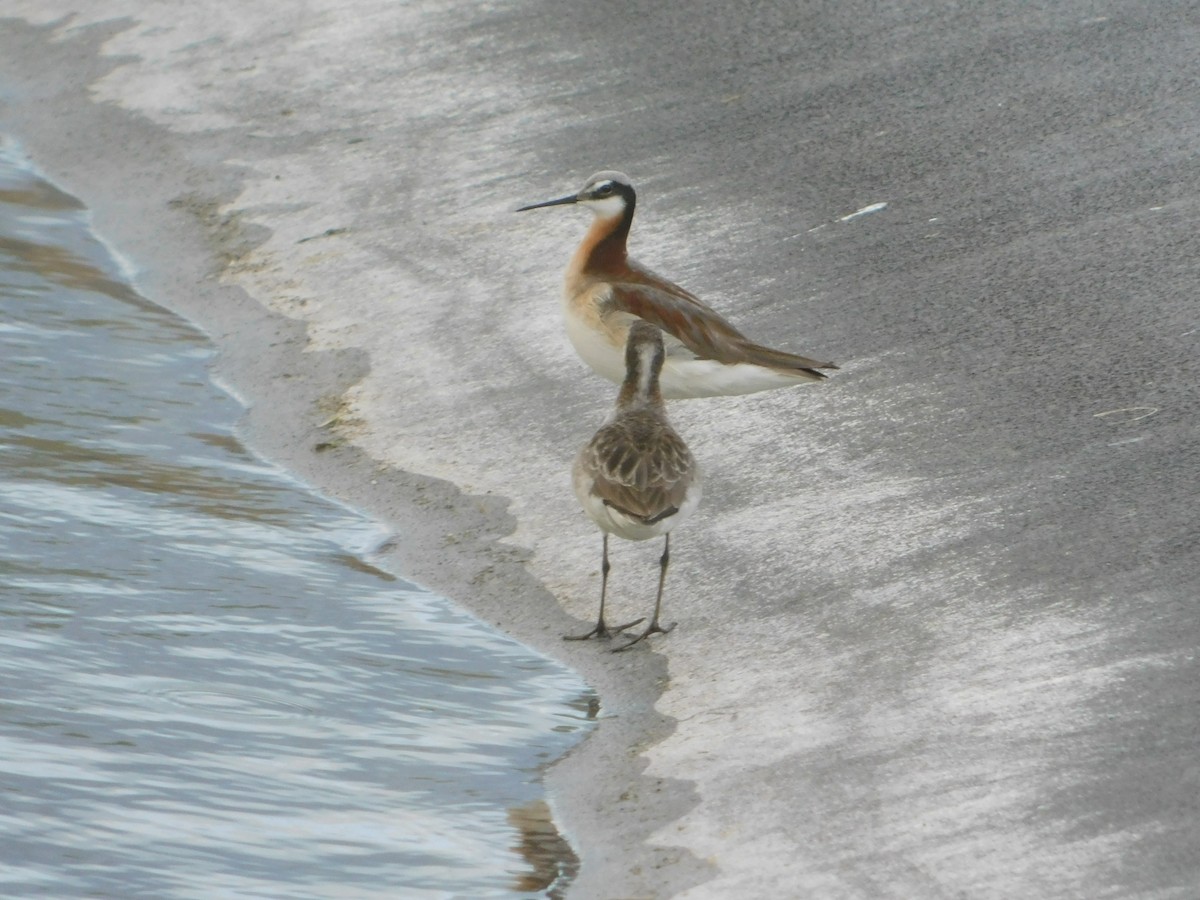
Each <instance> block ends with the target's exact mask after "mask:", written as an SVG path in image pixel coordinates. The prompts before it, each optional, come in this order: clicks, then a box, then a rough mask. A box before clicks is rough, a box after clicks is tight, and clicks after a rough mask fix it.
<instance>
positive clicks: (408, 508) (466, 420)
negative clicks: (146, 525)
mask: <svg viewBox="0 0 1200 900" xmlns="http://www.w3.org/2000/svg"><path fill="white" fill-rule="evenodd" d="M785 7H786V8H785ZM867 7H869V8H867ZM867 7H864V8H861V9H860V8H858V7H857V6H856V5H855V4H845V5H844V6H840V7H838V9H837V10H830V11H826V12H825V13H822V14H821V15H820V16H816V17H815V18H814V19H812V20H811V21H809V20H806V21H803V22H800V21H795V20H794V17H795V13H794V10H793V11H791V12H789V11H788V10H790V9H791V7H790V6H788V5H787V4H781V5H780V6H779V7H778V8H776V7H774V6H771V5H762V6H758V7H755V9H754V10H753V11H751V10H749V9H747V10H745V11H743V12H745V15H744V16H735V15H732V14H722V15H717V14H716V13H715V12H714V13H712V14H710V15H701V14H696V15H695V16H692V17H685V18H680V17H678V16H673V15H672V14H671V13H670V11H669V9H667V8H666V7H665V6H663V7H658V6H655V7H647V8H645V9H643V10H641V13H642V14H643V15H642V17H641V18H639V19H637V20H636V22H637V27H636V28H633V27H632V26H631V23H632V21H633V20H632V19H630V18H628V17H626V16H624V15H619V14H618V13H617V12H616V11H612V10H610V11H608V13H606V12H605V10H604V8H602V6H600V5H597V4H579V5H574V4H570V5H564V6H563V7H561V8H560V9H557V10H556V12H555V14H554V16H552V17H547V15H546V12H545V9H544V8H542V7H541V6H539V5H538V4H535V3H521V4H514V5H507V6H505V5H494V6H493V5H477V6H470V7H467V6H462V5H455V4H451V3H447V2H426V3H415V4H396V3H390V2H384V0H361V2H358V3H355V4H353V6H352V7H351V6H349V5H346V4H339V3H336V2H333V0H313V2H307V3H297V4H294V5H291V6H286V7H279V6H277V5H270V6H268V5H266V4H263V5H261V6H257V7H256V6H253V5H250V6H247V5H238V6H236V7H234V6H232V5H229V4H219V3H215V2H200V3H195V4H191V5H189V6H188V7H186V8H183V7H180V6H178V5H176V4H149V3H145V2H133V0H124V2H123V0H95V2H91V3H89V4H87V5H86V11H84V9H85V5H84V4H80V3H74V2H69V0H37V2H32V0H8V2H6V3H4V4H2V5H0V16H15V17H19V18H16V19H10V20H7V21H4V22H3V29H2V30H0V79H3V81H4V83H5V84H6V85H7V86H8V87H9V88H10V90H11V94H10V95H9V96H7V97H5V98H3V100H4V106H3V119H4V124H5V126H6V127H8V128H9V129H11V130H12V131H14V132H15V133H17V134H19V135H21V137H22V139H23V141H24V142H25V145H26V147H27V149H28V150H29V151H30V152H31V155H32V156H33V158H34V159H35V161H36V162H37V163H38V164H39V165H40V166H41V167H42V168H43V169H44V170H45V171H46V172H47V174H49V175H50V176H51V177H52V178H54V179H55V180H56V181H57V182H58V183H60V184H62V185H63V186H64V187H65V188H66V189H68V190H70V191H72V192H74V193H76V194H77V195H78V196H80V197H81V198H82V199H83V200H84V201H85V202H86V203H87V204H88V206H89V207H90V208H91V209H93V210H94V211H95V216H96V226H97V229H98V230H99V232H100V233H102V234H104V235H106V236H107V237H108V238H109V239H110V240H111V241H112V242H113V244H114V245H115V246H116V247H117V248H118V249H119V251H120V252H121V253H122V254H124V255H125V256H126V257H127V258H128V259H129V260H130V261H131V263H132V264H133V266H134V267H135V268H136V269H137V273H138V274H137V283H138V284H139V287H140V288H141V289H142V291H143V292H144V293H145V294H146V295H147V296H148V297H150V298H151V299H153V300H155V301H158V302H161V303H163V304H165V305H167V306H170V307H172V308H175V309H177V310H178V311H180V312H181V313H183V314H184V315H186V316H188V317H189V318H191V319H193V320H194V321H196V322H198V323H200V324H201V325H202V326H203V327H205V328H206V329H207V330H208V331H209V333H210V334H211V335H212V336H213V338H214V339H215V340H216V341H217V343H218V344H219V346H220V348H221V351H222V359H221V363H220V368H219V375H220V377H221V378H222V379H224V380H225V381H226V382H227V383H228V384H229V385H230V386H231V387H232V389H233V390H234V391H235V392H236V393H238V394H239V395H241V396H242V397H244V398H245V399H246V400H247V401H248V402H249V403H250V404H251V408H252V412H251V414H250V417H249V421H248V423H247V426H246V427H247V431H248V437H249V440H250V442H251V443H252V444H253V445H254V446H255V447H256V448H258V449H260V450H261V451H262V452H264V453H265V454H267V455H269V456H270V457H272V458H274V459H276V460H278V461H280V462H282V463H283V464H285V465H287V466H288V467H289V468H291V469H293V470H294V471H296V472H298V473H299V474H300V475H301V476H302V477H304V478H305V479H307V480H308V481H309V482H311V483H312V484H314V485H316V486H317V487H319V488H321V489H322V490H324V491H326V492H328V493H330V494H332V495H334V496H336V497H339V498H342V499H344V500H345V501H347V502H349V503H351V504H353V505H355V506H359V507H361V508H363V509H365V510H367V511H368V512H370V513H371V514H373V515H375V516H377V517H379V518H381V519H383V520H384V521H386V522H388V523H391V524H392V525H394V527H395V529H396V535H397V536H396V539H395V541H394V544H393V545H392V546H391V547H390V548H389V549H388V550H387V551H386V552H387V556H388V558H389V559H390V560H391V561H392V562H394V564H395V566H396V567H397V568H398V569H399V570H400V571H403V572H405V573H407V574H410V575H411V576H413V577H414V578H416V579H417V580H418V581H420V582H422V583H424V584H426V585H428V586H429V587H431V588H433V589H435V590H437V591H439V592H441V593H443V594H445V595H447V596H449V597H451V598H453V599H454V600H455V601H457V602H459V603H461V604H463V605H464V606H466V607H467V608H468V609H471V610H472V611H474V612H475V613H476V614H478V615H479V616H480V617H482V618H484V619H486V620H487V621H489V622H493V623H495V624H496V625H497V626H498V627H500V628H501V629H503V630H505V631H506V632H509V633H511V634H513V635H514V636H516V637H517V638H519V639H520V640H522V641H525V642H526V643H528V644H530V645H531V646H533V647H536V648H538V649H539V650H542V651H543V652H546V653H548V654H551V655H553V656H555V657H557V658H559V659H562V660H564V661H566V662H567V663H568V664H569V665H571V666H572V667H574V668H575V669H577V670H578V671H580V672H581V673H582V674H583V675H584V677H585V678H586V679H587V680H588V682H589V683H590V684H592V685H593V686H594V687H595V688H596V689H597V691H598V692H599V695H600V697H601V699H602V703H603V710H602V716H603V720H602V723H601V727H600V728H599V729H598V730H597V732H596V733H595V735H594V736H593V737H592V738H590V739H589V740H588V741H587V742H586V743H585V744H584V745H583V746H582V747H581V748H580V749H579V750H578V751H577V752H575V753H572V754H571V755H570V757H569V758H567V759H566V760H564V761H562V762H560V763H559V764H558V765H556V766H555V767H554V768H553V769H552V770H551V772H550V773H549V777H548V785H549V789H550V792H551V795H552V801H553V805H554V808H555V812H556V816H557V818H558V820H559V824H560V826H561V827H562V828H563V829H564V830H565V831H566V832H567V833H568V834H569V835H570V836H571V838H572V841H573V843H574V844H575V845H576V847H577V848H578V849H579V850H580V852H581V855H582V857H583V868H582V871H581V873H580V876H579V878H578V880H577V882H576V883H575V885H574V888H573V891H572V895H573V896H578V897H583V898H590V897H597V898H601V897H603V898H616V897H662V898H665V897H671V896H686V897H689V898H699V897H712V898H727V897H765V896H772V897H776V896H780V897H791V896H795V897H855V898H858V897H861V898H875V897H959V896H970V897H997V898H1000V897H1028V896H1038V897H1046V898H1057V897H1062V898H1066V897H1077V896H1089V897H1100V896H1153V897H1156V898H1159V897H1162V898H1166V897H1186V896H1190V894H1189V893H1188V891H1190V890H1192V889H1194V885H1195V884H1196V883H1200V861H1198V860H1197V858H1196V855H1195V854H1194V852H1192V851H1194V847H1195V846H1196V840H1197V838H1198V837H1200V815H1198V814H1197V806H1196V799H1195V797H1196V794H1195V788H1196V784H1197V783H1200V782H1198V780H1197V771H1198V770H1197V768H1196V766H1195V764H1194V762H1193V761H1192V757H1193V756H1194V741H1193V735H1194V729H1195V727H1196V725H1197V724H1198V717H1197V715H1196V709H1195V704H1194V696H1195V690H1196V689H1197V687H1200V676H1198V671H1197V665H1196V662H1195V652H1194V651H1195V646H1196V644H1197V643H1198V641H1200V625H1198V624H1197V619H1196V617H1195V615H1194V610H1192V609H1191V606H1193V605H1194V586H1195V578H1196V575H1197V572H1198V570H1200V565H1198V553H1200V550H1198V549H1197V541H1196V535H1197V534H1198V533H1200V529H1198V528H1197V522H1196V514H1195V511H1194V506H1195V504H1194V502H1193V501H1194V495H1195V490H1194V475H1195V471H1196V465H1195V464H1196V462H1197V455H1196V443H1195V440H1194V436H1193V430H1194V422H1195V414H1196V412H1197V399H1196V394H1195V390H1194V387H1195V384H1196V381H1197V378H1198V377H1200V373H1198V372H1197V368H1198V364H1197V358H1198V357H1200V354H1197V353H1196V346H1195V334H1196V333H1197V332H1196V329H1195V321H1194V319H1195V317H1194V313H1192V312H1191V310H1190V307H1189V303H1190V302H1191V301H1190V295H1191V280H1192V278H1191V275H1190V272H1189V263H1188V262H1187V261H1189V260H1193V261H1194V259H1196V258H1197V257H1198V254H1197V253H1196V251H1197V249H1198V248H1197V247H1196V246H1195V245H1196V243H1197V239H1196V237H1195V230H1194V227H1193V224H1192V223H1194V221H1195V214H1196V209H1195V207H1196V206H1197V192H1196V190H1195V181H1194V179H1193V178H1192V175H1191V170H1190V168H1189V167H1190V166H1191V162H1190V160H1191V158H1192V156H1193V155H1194V154H1193V151H1192V149H1191V148H1193V147H1194V139H1195V137H1197V136H1198V134H1197V132H1198V131H1200V128H1198V127H1197V114H1196V112H1195V110H1193V109H1192V108H1191V105H1189V104H1188V102H1186V101H1185V100H1184V98H1183V93H1186V92H1182V93H1181V92H1178V91H1175V90H1174V89H1172V87H1171V85H1172V84H1174V83H1175V81H1176V79H1177V78H1179V77H1181V76H1179V75H1178V67H1179V65H1181V60H1187V59H1188V58H1189V57H1188V55H1187V52H1186V51H1187V46H1186V41H1185V40H1184V39H1183V36H1182V35H1181V34H1180V33H1179V31H1178V29H1177V28H1176V27H1175V26H1174V25H1173V24H1172V21H1171V19H1170V17H1167V16H1164V15H1162V14H1160V13H1159V12H1157V10H1159V9H1160V7H1154V6H1150V5H1146V6H1144V7H1138V6H1137V5H1136V4H1135V5H1133V6H1129V7H1124V8H1123V12H1122V16H1124V18H1122V17H1121V16H1116V15H1114V16H1111V17H1110V16H1101V15H1097V14H1096V13H1095V11H1094V10H1092V8H1091V7H1090V6H1088V5H1086V4H1085V5H1076V4H1063V5H1060V6H1059V7H1056V8H1055V9H1053V10H1046V11H1042V10H1024V11H1020V14H1019V15H1018V14H1017V12H1014V11H1012V10H1006V9H1003V8H995V7H993V6H990V5H980V6H978V7H976V6H974V5H972V4H962V5H959V6H956V7H955V11H954V13H953V14H952V15H950V14H947V15H945V16H940V17H935V18H930V17H929V16H927V15H926V13H924V12H922V8H917V7H914V8H913V9H911V10H909V9H906V8H905V7H903V6H901V7H897V8H895V9H893V10H890V12H888V13H887V14H886V15H885V14H884V13H881V12H880V11H879V10H877V9H876V8H875V7H874V6H873V5H870V4H868V5H867ZM1085 7H1086V8H1085ZM235 9H236V12H235V11H234V10H235ZM1015 9H1016V8H1015V7H1014V10H1015ZM1014 60H1015V62H1014ZM1188 64H1189V65H1191V64H1193V63H1188ZM951 74H952V75H953V77H950V76H951ZM600 168H621V169H625V170H626V171H629V172H630V174H631V175H633V177H634V178H635V181H636V182H637V184H638V185H639V187H640V188H641V189H642V193H641V197H642V201H641V205H640V206H639V217H638V221H637V223H636V224H635V229H634V235H633V247H634V250H635V253H637V254H638V255H639V256H640V257H641V258H643V259H644V261H646V262H648V263H649V264H651V265H652V266H653V267H655V268H658V269H661V270H663V271H665V272H667V273H668V274H670V275H672V276H674V277H676V278H678V279H679V280H681V281H683V282H684V283H685V284H687V285H688V286H689V287H692V288H694V289H696V290H697V291H698V292H699V293H701V294H702V295H703V296H705V297H706V298H707V299H709V300H710V301H711V302H712V303H713V304H714V305H715V306H718V307H719V308H721V309H722V310H723V311H725V312H727V313H728V314H729V315H730V317H731V318H733V319H734V320H735V321H736V322H738V323H739V324H740V325H742V326H743V327H744V328H745V329H746V330H747V331H748V332H749V333H751V334H752V335H756V336H762V337H764V338H768V339H769V340H770V342H771V343H773V344H777V345H779V346H782V347H785V348H787V349H791V350H794V351H797V352H802V353H806V354H811V355H815V356H819V357H821V358H832V359H835V360H837V361H839V362H841V363H843V365H844V367H843V369H842V371H841V372H840V373H838V374H837V375H836V377H835V378H834V379H831V381H830V382H829V383H827V384H823V385H819V386H813V387H804V388H799V389H795V390H789V391H776V392H772V393H770V394H765V395H759V396H754V397H748V398H733V399H718V400H711V401H690V402H687V403H682V404H676V405H673V406H672V415H673V417H674V418H675V420H676V423H677V425H678V426H679V428H680V430H681V431H682V432H683V433H684V434H685V436H686V437H687V438H688V439H689V442H690V443H691V444H692V446H693V448H694V450H695V452H696V455H697V456H698V457H699V459H700V461H701V464H702V465H703V466H704V468H705V470H706V473H707V490H706V501H705V507H704V509H703V510H702V511H701V514H700V515H699V516H698V517H697V519H696V520H694V521H693V522H690V523H689V525H688V527H687V528H686V529H685V530H682V531H681V532H680V533H679V535H678V540H677V541H674V542H673V546H672V553H673V571H672V575H671V582H670V585H669V593H668V601H667V602H668V613H669V616H670V618H673V619H678V620H679V622H680V625H679V627H678V628H677V629H676V631H675V632H673V633H672V634H671V635H669V636H668V637H666V638H664V639H663V640H655V641H654V642H653V645H652V646H651V647H649V648H646V652H634V653H628V654H622V655H619V656H613V655H610V654H607V653H604V652H603V651H602V649H601V648H599V647H596V646H593V645H583V646H576V645H567V644H563V642H562V641H561V640H560V637H559V636H560V635H561V634H562V633H564V632H566V631H569V630H572V629H574V628H577V627H578V625H579V624H580V622H582V621H584V620H588V619H590V618H591V616H592V615H593V614H594V606H595V601H596V593H597V590H598V571H597V570H598V559H597V556H598V549H599V540H598V537H597V535H596V533H595V532H594V530H593V529H592V528H591V526H590V525H589V524H588V523H587V522H586V521H585V520H584V519H583V518H582V515H581V513H580V512H579V511H578V509H577V508H576V507H575V504H574V501H573V498H572V497H571V495H570V491H569V483H568V475H567V473H568V468H569V463H570V459H571V456H572V454H573V453H574V450H575V448H576V447H577V446H578V445H579V444H580V443H582V441H583V440H585V439H586V438H587V436H588V435H589V434H590V433H591V431H592V430H593V429H594V428H595V427H596V425H597V424H598V422H599V421H600V420H601V418H602V417H603V415H604V413H605V412H606V410H607V409H608V408H609V405H610V404H611V401H612V393H613V392H612V389H611V387H610V386H608V385H607V384H606V383H604V382H601V381H599V380H598V379H596V378H595V377H594V376H591V375H590V374H589V373H587V372H586V371H585V370H584V368H583V367H582V364H581V363H579V361H578V360H577V359H576V358H575V357H574V356H573V354H572V352H571V350H570V348H569V345H568V344H567V342H566V339H565V336H564V334H563V332H562V327H561V322H560V318H559V312H558V306H557V299H556V298H557V292H558V289H559V277H560V272H561V270H562V268H563V266H564V264H565V261H566V259H567V256H568V254H569V252H570V250H571V248H572V246H573V243H574V241H575V240H576V239H577V238H578V236H579V235H580V234H581V233H582V230H583V227H584V225H585V223H584V222H583V221H581V220H580V218H579V217H578V216H574V215H573V214H571V213H569V212H565V211H561V210H559V211H550V210H543V211H540V212H538V213H527V214H523V215H521V216H514V215H513V214H512V210H513V209H514V208H515V207H516V206H517V205H519V204H520V203H522V202H530V201H535V200H540V199H545V198H548V197H551V196H557V195H559V194H561V193H565V192H567V191H568V190H570V189H572V188H574V187H575V186H576V183H577V182H578V181H579V180H580V179H582V178H583V177H584V176H586V175H587V174H589V173H590V172H591V171H592V170H595V169H600ZM859 212H861V214H859V215H855V213H859ZM1189 498H1190V499H1189ZM657 552H658V548H657V547H629V546H625V547H622V548H620V551H619V553H618V554H617V556H616V558H615V561H614V566H615V569H614V579H615V580H614V589H615V591H616V598H617V603H616V605H617V612H616V614H617V615H624V614H626V613H635V612H636V614H642V613H643V612H644V611H645V610H644V607H645V606H646V604H647V603H648V602H649V601H650V599H651V598H652V591H653V584H654V574H655V570H654V566H655V562H656V558H657ZM1181 787H1182V790H1181Z"/></svg>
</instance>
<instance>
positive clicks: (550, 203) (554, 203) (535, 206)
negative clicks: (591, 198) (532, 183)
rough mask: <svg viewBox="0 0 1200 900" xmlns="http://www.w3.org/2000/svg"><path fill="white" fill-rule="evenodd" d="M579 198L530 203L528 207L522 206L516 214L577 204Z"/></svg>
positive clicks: (573, 196)
mask: <svg viewBox="0 0 1200 900" xmlns="http://www.w3.org/2000/svg"><path fill="white" fill-rule="evenodd" d="M578 202H579V198H578V197H576V196H575V195H574V194H571V195H570V196H569V197H559V198H558V199H557V200H543V201H542V202H541V203H530V204H529V205H528V206H522V207H521V208H520V209H518V210H517V212H525V210H527V209H541V208H542V207H543V206H562V205H563V204H564V203H578Z"/></svg>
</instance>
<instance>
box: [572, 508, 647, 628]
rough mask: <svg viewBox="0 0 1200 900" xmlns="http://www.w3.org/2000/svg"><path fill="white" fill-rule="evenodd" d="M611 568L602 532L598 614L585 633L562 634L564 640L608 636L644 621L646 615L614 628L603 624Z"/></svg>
mask: <svg viewBox="0 0 1200 900" xmlns="http://www.w3.org/2000/svg"><path fill="white" fill-rule="evenodd" d="M611 570H612V566H610V565H609V563H608V532H607V531H606V532H604V556H603V561H602V562H601V563H600V616H599V618H598V619H597V620H596V627H595V628H593V629H592V630H591V631H589V632H588V633H587V634H564V635H563V640H564V641H586V640H587V639H588V638H591V637H601V638H610V637H612V636H613V635H614V634H616V633H617V632H620V631H624V630H625V629H626V628H632V627H633V626H634V625H637V624H640V623H641V622H644V621H646V617H645V616H642V618H640V619H634V620H633V621H632V622H626V623H625V624H624V625H617V626H616V627H615V628H609V627H608V626H607V625H605V624H604V598H605V596H607V594H608V573H609V572H610V571H611ZM659 591H660V592H661V591H662V586H661V585H660V586H659Z"/></svg>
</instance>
